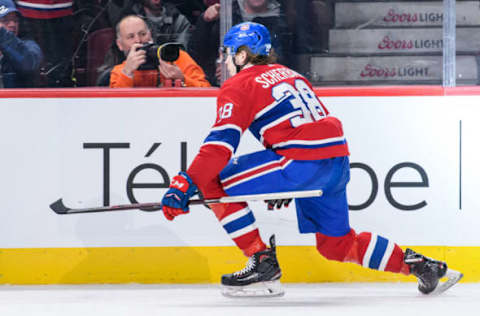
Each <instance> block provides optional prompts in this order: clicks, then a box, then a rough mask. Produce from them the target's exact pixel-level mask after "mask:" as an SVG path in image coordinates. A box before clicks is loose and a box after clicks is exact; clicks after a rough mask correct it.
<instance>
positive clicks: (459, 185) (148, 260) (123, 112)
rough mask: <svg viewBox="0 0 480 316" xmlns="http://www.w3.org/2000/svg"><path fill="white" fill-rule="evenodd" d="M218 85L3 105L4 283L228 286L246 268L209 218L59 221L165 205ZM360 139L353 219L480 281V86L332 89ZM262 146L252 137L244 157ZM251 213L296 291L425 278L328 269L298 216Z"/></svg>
mask: <svg viewBox="0 0 480 316" xmlns="http://www.w3.org/2000/svg"><path fill="white" fill-rule="evenodd" d="M216 93H217V90H215V89H211V90H210V89H207V90H186V89H180V90H174V89H172V90H162V91H158V90H134V91H132V90H68V89H66V90H62V91H54V90H52V91H48V90H47V91H45V90H26V91H22V92H19V91H8V90H6V91H5V92H4V93H3V94H2V95H1V96H0V115H1V117H2V118H3V123H2V124H1V126H0V135H2V136H1V137H2V142H1V144H2V154H3V155H2V161H3V164H2V165H3V172H2V174H3V181H2V182H1V184H0V189H1V191H2V195H1V196H2V204H1V205H2V221H1V223H0V283H1V284H60V283H125V282H138V283H216V282H218V281H219V277H220V275H221V274H223V273H228V272H232V271H234V270H237V269H240V268H242V267H243V265H244V263H245V258H244V257H243V256H242V255H241V253H240V252H239V251H238V250H237V249H236V248H235V247H233V244H232V242H231V240H230V239H229V238H228V237H227V235H226V234H225V232H224V231H223V229H222V228H221V227H220V225H219V224H218V222H217V221H216V219H215V217H214V216H213V214H212V213H211V212H210V211H209V210H208V209H206V208H204V207H201V206H195V207H192V208H191V213H190V214H189V215H186V216H182V217H179V218H177V219H176V220H175V221H174V222H168V221H166V220H165V219H164V218H163V215H162V214H161V213H160V212H151V213H146V212H141V211H124V212H115V213H109V214H107V213H98V214H83V215H67V216H59V215H56V214H54V213H53V212H52V211H50V210H49V208H48V205H49V204H50V203H52V202H53V201H55V200H57V199H58V198H60V197H62V198H63V199H64V201H65V203H66V204H67V205H68V206H70V207H88V206H99V205H104V204H109V205H113V204H124V203H130V202H136V201H138V202H149V201H158V200H160V199H161V196H162V194H163V193H164V192H165V188H166V187H168V183H169V178H171V177H172V176H173V175H175V174H176V173H177V172H178V170H180V169H184V168H185V167H186V166H188V164H189V163H190V162H191V161H192V159H193V158H194V156H195V154H196V152H197V150H198V148H199V146H200V144H201V142H202V141H203V139H204V138H205V136H206V135H207V133H208V130H209V127H210V126H211V124H212V123H213V121H214V119H215V117H214V115H215V96H216ZM317 93H318V94H319V95H320V96H321V98H322V101H323V103H324V104H325V105H326V106H327V107H328V109H329V110H330V112H331V113H332V114H333V115H336V116H338V117H340V118H341V120H342V121H343V124H344V129H345V134H346V136H347V140H348V142H349V146H350V151H351V163H352V174H351V176H352V179H351V181H350V184H349V187H348V194H349V204H350V206H351V208H352V210H351V225H352V227H353V228H355V229H356V230H357V231H373V232H376V233H378V234H379V235H382V236H384V237H388V238H390V239H391V240H393V241H396V242H397V243H398V244H400V245H402V246H411V247H415V249H416V250H418V251H420V252H424V253H425V254H427V255H429V256H432V257H435V258H437V259H444V260H446V261H447V262H448V264H449V265H450V266H451V267H452V268H454V269H457V270H461V271H462V272H464V273H465V281H470V282H473V281H480V273H479V272H478V271H477V268H476V267H477V266H478V264H479V263H480V250H479V247H478V246H479V243H480V238H479V237H478V225H477V223H478V221H479V219H480V214H479V212H478V209H479V202H478V199H477V195H478V194H477V179H479V174H480V167H479V166H478V163H477V160H478V159H477V157H478V149H477V148H478V145H477V143H478V141H477V135H479V134H480V126H479V125H478V123H477V120H478V117H479V116H480V108H479V106H478V104H480V89H477V88H475V87H472V88H454V89H443V88H441V87H407V88H401V87H391V88H385V87H384V88H377V89H374V88H339V89H335V88H330V89H328V88H323V89H317ZM259 149H261V147H260V146H259V144H257V143H256V142H255V140H254V139H253V137H252V136H251V135H250V134H248V133H246V134H245V135H244V138H243V139H242V142H241V145H240V148H239V150H238V151H237V154H244V153H248V152H252V151H255V150H259ZM251 206H252V208H253V210H254V213H255V216H256V218H257V224H258V226H259V227H260V229H261V233H262V237H263V238H264V240H267V238H268V237H269V235H270V234H273V233H275V234H276V236H277V242H278V244H279V250H278V253H279V258H280V261H281V265H282V269H283V272H284V277H283V280H284V281H285V282H322V281H337V282H338V281H414V279H413V278H407V277H399V276H397V275H393V274H390V273H381V272H376V271H368V270H366V269H362V268H360V267H357V266H355V265H352V264H340V263H334V262H327V261H326V260H324V259H323V258H321V256H320V255H318V253H317V252H316V250H315V247H314V236H312V235H300V234H299V233H298V231H297V226H296V217H295V210H294V207H293V206H290V208H289V209H283V210H280V211H275V212H267V211H266V210H265V207H264V205H263V203H253V204H252V205H251Z"/></svg>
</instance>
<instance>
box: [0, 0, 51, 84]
mask: <svg viewBox="0 0 480 316" xmlns="http://www.w3.org/2000/svg"><path fill="white" fill-rule="evenodd" d="M20 17H21V15H20V13H19V12H18V10H17V8H16V7H15V4H14V3H13V2H12V0H0V87H1V88H26V87H33V86H34V80H35V79H36V78H37V76H38V73H39V68H40V63H41V61H42V58H43V56H42V50H41V49H40V47H39V46H38V45H37V43H35V42H34V41H32V40H24V39H21V38H19V37H18V33H19V23H20Z"/></svg>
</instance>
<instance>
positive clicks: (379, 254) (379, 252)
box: [368, 236, 388, 270]
mask: <svg viewBox="0 0 480 316" xmlns="http://www.w3.org/2000/svg"><path fill="white" fill-rule="evenodd" d="M387 246H388V239H385V238H383V237H382V236H378V237H377V243H376V244H375V249H374V250H373V253H372V256H371V257H370V262H369V264H368V267H369V268H371V269H377V270H378V267H380V263H381V262H382V258H383V256H384V255H385V250H387Z"/></svg>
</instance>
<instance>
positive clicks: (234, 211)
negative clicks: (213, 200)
mask: <svg viewBox="0 0 480 316" xmlns="http://www.w3.org/2000/svg"><path fill="white" fill-rule="evenodd" d="M210 207H211V209H212V210H213V212H214V213H215V216H217V218H218V220H219V221H220V223H221V224H222V226H223V228H224V229H225V230H226V231H227V233H228V235H229V236H230V238H232V240H233V241H234V242H235V244H236V245H237V246H238V247H239V248H240V249H241V250H242V251H243V253H244V254H245V256H247V257H251V256H252V255H253V254H254V253H256V252H258V251H262V250H265V249H266V248H267V246H266V245H265V243H264V242H263V241H262V239H261V237H260V233H259V231H258V228H257V227H256V225H255V217H254V216H253V213H252V211H251V210H250V208H249V207H248V205H247V203H222V204H210Z"/></svg>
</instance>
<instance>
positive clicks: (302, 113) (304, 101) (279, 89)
mask: <svg viewBox="0 0 480 316" xmlns="http://www.w3.org/2000/svg"><path fill="white" fill-rule="evenodd" d="M272 95H273V98H274V99H275V100H276V101H277V102H278V103H281V102H290V104H291V105H292V107H293V108H294V109H295V110H296V111H295V113H298V114H297V115H295V116H293V117H292V118H291V119H290V122H291V124H292V126H293V127H297V126H300V125H302V124H305V123H310V122H313V121H318V120H321V119H323V118H325V117H326V116H327V114H326V112H325V109H324V108H323V106H322V104H321V103H320V101H319V100H318V98H317V96H316V95H315V92H313V90H312V89H311V88H310V87H309V86H308V85H307V84H306V83H305V81H303V80H301V79H297V80H295V87H294V86H292V85H291V84H289V83H286V82H282V83H280V84H278V85H276V86H275V87H273V88H272ZM287 100H288V101H287Z"/></svg>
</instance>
